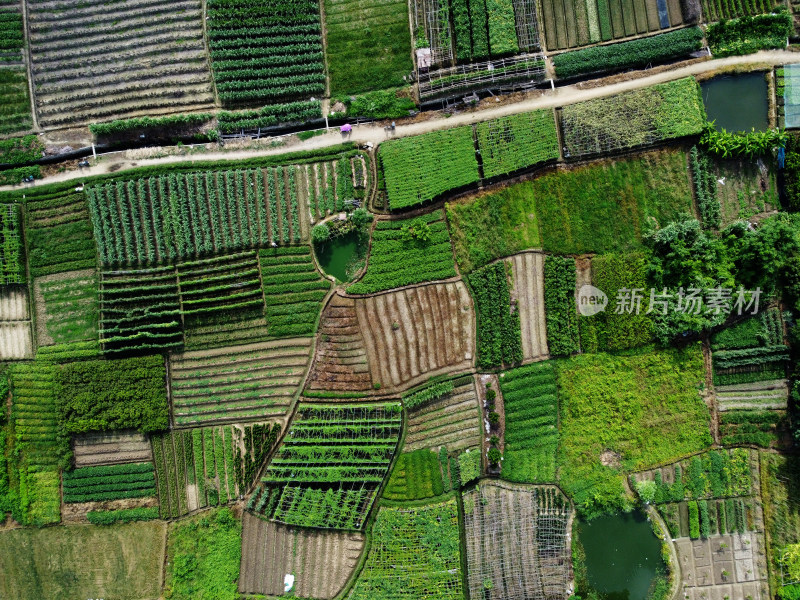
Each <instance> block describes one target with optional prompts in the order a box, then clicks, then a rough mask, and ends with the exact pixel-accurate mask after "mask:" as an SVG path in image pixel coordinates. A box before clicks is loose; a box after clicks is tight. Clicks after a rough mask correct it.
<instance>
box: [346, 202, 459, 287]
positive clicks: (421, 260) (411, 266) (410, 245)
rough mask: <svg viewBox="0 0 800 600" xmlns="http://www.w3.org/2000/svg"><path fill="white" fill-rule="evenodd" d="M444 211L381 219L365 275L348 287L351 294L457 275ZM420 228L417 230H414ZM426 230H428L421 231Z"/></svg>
mask: <svg viewBox="0 0 800 600" xmlns="http://www.w3.org/2000/svg"><path fill="white" fill-rule="evenodd" d="M443 217H444V215H443V213H442V211H440V210H437V211H435V212H433V213H431V214H428V215H425V216H424V217H418V218H416V219H404V220H402V221H385V220H384V221H378V222H377V223H376V225H375V229H374V231H373V236H372V246H371V251H370V256H369V261H368V262H367V272H366V273H364V276H363V277H362V278H361V279H360V280H359V281H357V282H356V283H354V284H352V285H351V286H349V287H348V288H347V292H348V293H350V294H370V293H373V292H379V291H382V290H389V289H392V288H397V287H402V286H405V285H411V284H414V283H422V282H424V281H436V280H439V279H448V278H450V277H455V275H456V270H455V263H454V261H453V251H452V248H451V247H450V236H449V234H448V232H447V224H446V223H445V222H444V220H443ZM414 231H417V233H414ZM421 231H424V232H425V233H424V234H420V233H419V232H421Z"/></svg>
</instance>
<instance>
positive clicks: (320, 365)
mask: <svg viewBox="0 0 800 600" xmlns="http://www.w3.org/2000/svg"><path fill="white" fill-rule="evenodd" d="M319 334H320V335H319V341H318V342H317V351H316V354H315V355H314V365H313V367H312V368H311V373H310V374H309V376H308V384H307V386H308V389H311V390H350V391H364V390H368V389H370V388H372V375H371V373H370V366H369V361H368V360H367V351H366V346H365V344H364V336H363V334H362V332H361V328H360V327H359V324H358V316H357V315H356V301H355V300H354V299H353V298H348V297H346V296H340V295H339V294H334V295H333V296H331V299H330V301H329V302H328V304H327V306H326V307H325V309H324V310H323V311H322V317H321V319H320V325H319Z"/></svg>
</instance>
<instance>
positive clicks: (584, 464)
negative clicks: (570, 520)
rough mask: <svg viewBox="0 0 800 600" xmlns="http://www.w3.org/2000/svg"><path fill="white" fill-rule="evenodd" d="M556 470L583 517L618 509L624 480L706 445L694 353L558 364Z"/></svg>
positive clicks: (699, 368) (699, 362)
mask: <svg viewBox="0 0 800 600" xmlns="http://www.w3.org/2000/svg"><path fill="white" fill-rule="evenodd" d="M556 370H557V374H558V375H557V380H558V392H559V397H558V399H559V405H560V420H561V423H560V430H561V431H560V433H561V439H560V446H559V457H558V461H559V468H560V473H559V476H560V481H561V485H562V487H563V489H564V490H565V491H566V492H567V494H568V495H570V496H571V497H572V499H573V500H574V501H575V504H576V505H577V507H578V508H579V510H581V512H583V513H584V514H586V515H588V516H591V515H596V514H599V513H602V512H605V511H613V510H616V509H619V508H623V507H624V506H625V505H626V503H628V502H629V499H627V497H626V493H625V486H624V476H625V473H626V472H628V471H631V470H634V469H643V468H646V467H648V466H652V465H655V464H658V463H662V462H666V461H669V460H671V459H674V458H678V457H680V456H683V455H685V454H688V453H690V452H695V451H697V450H701V449H703V448H706V447H708V446H710V445H711V442H712V440H711V435H710V433H709V421H710V418H709V412H708V409H707V408H706V405H705V404H704V402H703V400H702V399H701V398H700V395H699V390H700V389H701V385H702V383H703V377H704V373H703V355H702V352H701V349H700V345H699V344H696V345H692V346H690V347H688V348H686V349H685V350H659V351H657V352H656V351H653V350H652V349H649V348H648V349H647V350H645V351H643V352H641V353H639V354H630V355H627V356H612V355H608V354H595V355H592V354H584V355H581V356H576V357H574V358H570V359H566V360H563V361H559V362H558V363H557V369H556Z"/></svg>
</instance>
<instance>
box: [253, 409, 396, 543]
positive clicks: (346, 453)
mask: <svg viewBox="0 0 800 600" xmlns="http://www.w3.org/2000/svg"><path fill="white" fill-rule="evenodd" d="M398 409H399V406H398V405H396V404H387V405H377V406H365V407H360V406H349V407H348V406H342V407H338V406H337V407H327V406H319V407H315V406H306V407H302V408H301V410H300V412H299V413H298V415H297V417H296V418H295V420H294V422H293V423H292V426H291V428H290V430H289V432H288V433H287V435H286V437H285V439H284V442H283V444H282V445H281V447H280V448H279V449H278V452H277V454H276V455H275V457H274V458H273V461H272V462H271V463H270V465H269V467H268V468H267V471H266V473H265V475H264V478H263V479H262V482H263V486H262V488H261V489H259V490H257V491H256V493H255V494H254V496H253V498H255V497H256V496H258V498H259V499H258V500H254V499H253V498H251V508H253V509H254V510H255V511H256V512H261V513H264V514H267V515H268V516H272V517H273V518H275V519H276V520H280V521H281V522H284V523H287V524H294V525H301V526H304V525H313V526H316V527H326V528H346V529H349V528H360V527H361V526H362V524H363V521H364V518H365V517H366V514H367V513H368V511H369V509H370V507H371V504H372V501H373V500H374V495H375V491H376V489H377V487H378V486H379V485H380V483H381V482H382V481H383V479H384V478H385V476H386V474H387V472H388V468H389V464H390V462H391V459H392V455H393V454H394V451H395V449H396V446H397V442H398V439H399V436H400V427H401V420H400V414H399V412H398ZM310 443H313V446H312V445H309V444H310ZM278 496H279V499H276V497H278ZM270 499H271V500H270ZM273 511H274V514H273Z"/></svg>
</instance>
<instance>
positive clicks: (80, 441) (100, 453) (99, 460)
mask: <svg viewBox="0 0 800 600" xmlns="http://www.w3.org/2000/svg"><path fill="white" fill-rule="evenodd" d="M72 453H73V455H74V457H75V466H76V467H93V466H97V465H117V464H122V463H134V462H147V461H151V460H153V454H152V452H151V450H150V442H149V441H148V440H147V436H146V435H144V434H142V433H138V432H136V431H130V432H107V433H88V434H86V435H80V436H76V437H75V438H73V440H72Z"/></svg>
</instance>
